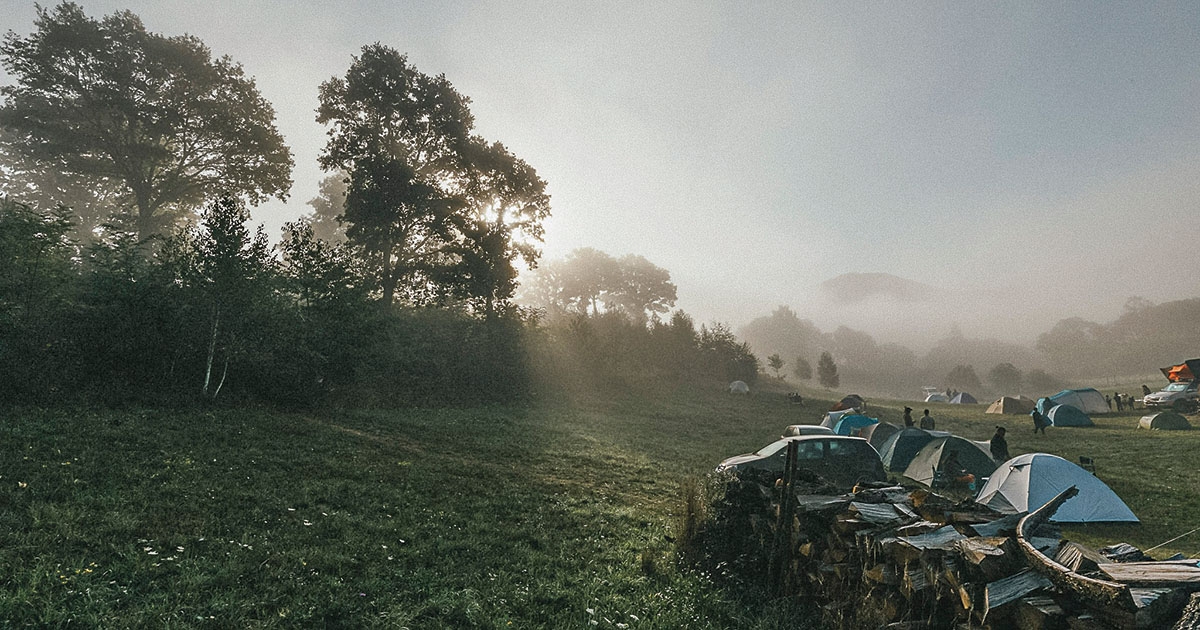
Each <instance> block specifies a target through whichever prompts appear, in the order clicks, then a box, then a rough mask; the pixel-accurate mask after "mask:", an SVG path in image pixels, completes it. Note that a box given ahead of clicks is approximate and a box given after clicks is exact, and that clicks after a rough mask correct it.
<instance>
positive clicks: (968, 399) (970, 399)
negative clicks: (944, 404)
mask: <svg viewBox="0 0 1200 630" xmlns="http://www.w3.org/2000/svg"><path fill="white" fill-rule="evenodd" d="M950 404H952V405H978V404H979V401H978V400H975V397H974V396H972V395H970V394H968V393H967V392H958V394H956V395H955V396H954V398H951V399H950Z"/></svg>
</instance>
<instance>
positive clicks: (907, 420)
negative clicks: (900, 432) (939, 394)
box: [904, 407, 914, 429]
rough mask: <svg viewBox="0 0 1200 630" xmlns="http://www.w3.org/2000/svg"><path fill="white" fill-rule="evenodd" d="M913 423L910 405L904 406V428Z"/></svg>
mask: <svg viewBox="0 0 1200 630" xmlns="http://www.w3.org/2000/svg"><path fill="white" fill-rule="evenodd" d="M913 424H914V423H913V418H912V407H905V408H904V428H906V429H907V428H909V427H911V426H913Z"/></svg>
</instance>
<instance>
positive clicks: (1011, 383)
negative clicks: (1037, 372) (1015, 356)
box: [988, 362, 1021, 394]
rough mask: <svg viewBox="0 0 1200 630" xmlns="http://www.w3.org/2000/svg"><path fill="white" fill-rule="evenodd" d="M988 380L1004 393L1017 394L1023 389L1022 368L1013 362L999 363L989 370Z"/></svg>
mask: <svg viewBox="0 0 1200 630" xmlns="http://www.w3.org/2000/svg"><path fill="white" fill-rule="evenodd" d="M988 381H990V382H991V383H992V385H995V386H996V388H997V389H999V390H1000V393H1002V394H1004V393H1013V394H1015V393H1018V392H1020V391H1021V370H1019V369H1017V366H1015V365H1013V364H1011V363H1007V362H1005V363H997V364H996V365H995V366H994V367H992V369H990V370H988Z"/></svg>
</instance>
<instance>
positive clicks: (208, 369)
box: [201, 307, 228, 398]
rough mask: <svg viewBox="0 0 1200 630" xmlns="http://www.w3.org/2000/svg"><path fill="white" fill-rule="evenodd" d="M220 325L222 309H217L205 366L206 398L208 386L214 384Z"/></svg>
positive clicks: (214, 311)
mask: <svg viewBox="0 0 1200 630" xmlns="http://www.w3.org/2000/svg"><path fill="white" fill-rule="evenodd" d="M220 324H221V309H220V307H216V308H214V309H213V324H212V334H211V336H210V337H209V338H208V358H207V359H206V361H205V366H204V388H203V389H202V390H201V391H202V392H203V393H204V395H205V396H208V385H209V383H211V382H212V366H213V354H214V353H215V352H216V349H217V333H218V331H219V330H220ZM227 365H228V364H227ZM222 380H224V379H222ZM214 398H215V395H214Z"/></svg>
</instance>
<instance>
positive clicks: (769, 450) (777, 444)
mask: <svg viewBox="0 0 1200 630" xmlns="http://www.w3.org/2000/svg"><path fill="white" fill-rule="evenodd" d="M787 443H788V441H787V440H775V441H774V442H771V443H770V444H768V445H766V446H764V447H762V448H760V449H758V450H757V451H754V454H755V455H758V456H759V457H767V456H769V455H774V454H775V453H776V452H778V451H779V449H781V448H783V447H784V446H786V445H787Z"/></svg>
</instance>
